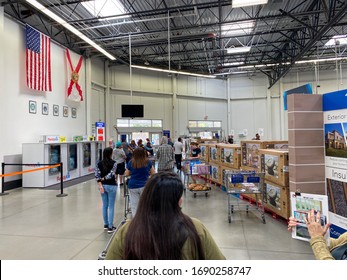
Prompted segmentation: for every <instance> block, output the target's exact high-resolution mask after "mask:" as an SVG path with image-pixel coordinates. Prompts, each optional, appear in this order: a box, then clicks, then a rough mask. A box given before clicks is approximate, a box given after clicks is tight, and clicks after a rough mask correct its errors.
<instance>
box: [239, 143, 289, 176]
mask: <svg viewBox="0 0 347 280" xmlns="http://www.w3.org/2000/svg"><path fill="white" fill-rule="evenodd" d="M240 145H241V167H240V168H241V169H242V170H254V171H256V172H260V170H261V169H260V167H261V165H260V153H259V150H260V149H276V150H288V141H281V140H279V141H275V140H273V141H261V140H248V141H241V143H240Z"/></svg>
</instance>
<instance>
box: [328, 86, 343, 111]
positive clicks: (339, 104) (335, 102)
mask: <svg viewBox="0 0 347 280" xmlns="http://www.w3.org/2000/svg"><path fill="white" fill-rule="evenodd" d="M346 108H347V90H346V89H345V90H339V91H334V92H330V93H326V94H323V111H331V110H340V109H346Z"/></svg>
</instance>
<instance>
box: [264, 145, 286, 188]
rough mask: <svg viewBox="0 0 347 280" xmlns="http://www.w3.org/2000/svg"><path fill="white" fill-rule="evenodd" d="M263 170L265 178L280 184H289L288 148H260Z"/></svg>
mask: <svg viewBox="0 0 347 280" xmlns="http://www.w3.org/2000/svg"><path fill="white" fill-rule="evenodd" d="M259 154H260V158H261V170H262V171H263V172H264V173H265V180H267V181H269V182H273V183H276V184H278V185H280V186H289V173H288V171H289V159H288V151H287V150H275V149H260V150H259Z"/></svg>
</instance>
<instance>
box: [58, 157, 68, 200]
mask: <svg viewBox="0 0 347 280" xmlns="http://www.w3.org/2000/svg"><path fill="white" fill-rule="evenodd" d="M63 175H64V172H63V163H62V162H61V163H60V194H57V195H56V196H57V197H64V196H67V194H66V193H63V187H64V184H63V183H64V177H63Z"/></svg>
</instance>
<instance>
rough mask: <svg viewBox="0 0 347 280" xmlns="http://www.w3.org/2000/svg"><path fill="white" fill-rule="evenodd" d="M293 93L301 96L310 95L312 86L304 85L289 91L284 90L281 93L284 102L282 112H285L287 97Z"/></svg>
mask: <svg viewBox="0 0 347 280" xmlns="http://www.w3.org/2000/svg"><path fill="white" fill-rule="evenodd" d="M293 93H301V94H312V86H311V85H310V84H306V85H303V86H300V87H297V88H293V89H290V90H286V91H285V92H284V93H283V102H284V110H285V111H286V110H287V96H288V95H289V94H293Z"/></svg>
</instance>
